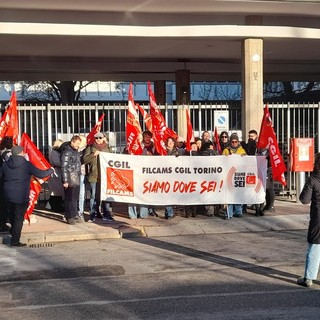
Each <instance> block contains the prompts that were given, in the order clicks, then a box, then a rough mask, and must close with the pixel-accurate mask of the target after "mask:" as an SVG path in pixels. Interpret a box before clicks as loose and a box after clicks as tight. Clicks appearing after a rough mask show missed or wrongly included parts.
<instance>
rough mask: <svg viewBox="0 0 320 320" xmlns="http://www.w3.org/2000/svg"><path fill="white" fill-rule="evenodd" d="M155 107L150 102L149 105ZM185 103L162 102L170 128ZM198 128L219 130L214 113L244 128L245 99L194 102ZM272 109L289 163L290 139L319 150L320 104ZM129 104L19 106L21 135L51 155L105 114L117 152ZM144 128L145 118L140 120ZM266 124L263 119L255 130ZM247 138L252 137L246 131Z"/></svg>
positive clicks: (292, 181) (291, 180)
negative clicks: (311, 140) (311, 142)
mask: <svg viewBox="0 0 320 320" xmlns="http://www.w3.org/2000/svg"><path fill="white" fill-rule="evenodd" d="M143 107H144V108H145V109H146V110H147V111H149V106H148V105H145V106H143ZM179 107H180V106H177V105H163V106H160V108H161V110H162V112H163V114H164V117H165V119H166V121H167V124H168V126H169V127H171V128H172V129H174V130H175V131H177V127H178V123H177V111H178V108H179ZM189 109H190V115H191V119H192V124H193V129H194V131H195V133H196V134H199V135H200V134H201V133H202V132H203V131H204V130H209V131H210V130H213V123H214V111H215V110H227V111H228V112H229V128H230V131H236V130H241V105H240V102H235V103H228V104H192V105H189ZM269 110H270V113H271V117H272V120H273V124H274V130H275V132H276V134H277V138H278V143H279V147H280V149H281V152H282V155H283V157H284V159H285V161H286V163H287V164H288V158H289V157H288V153H289V146H290V143H289V142H290V138H309V137H311V138H314V141H315V151H316V152H318V150H319V145H320V143H319V139H320V137H319V134H318V133H319V126H320V124H319V115H320V103H318V104H288V103H286V104H280V103H277V104H269ZM126 111H127V105H126V104H125V105H124V104H120V103H119V104H103V105H98V104H94V105H68V106H65V105H64V106H62V105H50V104H48V105H32V106H30V105H19V106H18V112H19V128H20V131H19V132H20V133H23V132H25V133H27V134H28V135H29V136H30V137H31V139H32V141H33V142H34V143H35V144H36V145H37V147H38V148H39V149H40V150H41V151H42V152H43V153H44V154H45V155H46V156H47V155H48V152H49V149H50V146H51V145H52V142H53V141H54V140H55V139H57V138H60V139H62V140H69V139H70V138H71V136H72V135H74V134H87V133H89V132H90V130H91V129H92V127H93V126H94V125H95V124H96V122H97V121H98V119H99V117H100V116H101V114H102V113H105V117H104V122H103V124H102V131H104V132H107V133H109V140H110V146H111V147H112V148H113V150H114V152H121V151H122V149H123V147H124V146H125V128H126ZM140 122H141V127H142V128H144V123H143V119H142V118H141V119H140ZM259 128H260V123H257V125H256V128H255V129H259ZM245 136H246V135H245ZM295 180H296V179H295V175H294V174H292V172H287V181H288V182H289V183H288V187H287V188H286V189H285V190H284V189H282V187H280V185H278V186H277V189H278V191H280V192H284V193H287V194H289V195H292V194H294V193H295V190H296V181H295Z"/></svg>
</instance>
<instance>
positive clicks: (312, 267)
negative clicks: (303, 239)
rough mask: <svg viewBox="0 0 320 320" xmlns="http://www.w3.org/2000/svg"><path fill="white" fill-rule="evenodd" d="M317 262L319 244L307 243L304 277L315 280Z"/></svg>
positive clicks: (319, 259)
mask: <svg viewBox="0 0 320 320" xmlns="http://www.w3.org/2000/svg"><path fill="white" fill-rule="evenodd" d="M319 263H320V244H314V243H308V250H307V257H306V270H305V272H304V277H305V278H307V279H310V280H316V279H317V277H318V271H319Z"/></svg>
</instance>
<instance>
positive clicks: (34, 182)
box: [20, 133, 51, 222]
mask: <svg viewBox="0 0 320 320" xmlns="http://www.w3.org/2000/svg"><path fill="white" fill-rule="evenodd" d="M20 145H21V147H22V148H23V151H24V153H26V154H27V155H28V158H29V161H30V162H31V163H32V164H33V165H34V166H36V167H37V168H39V169H41V170H46V169H49V168H50V167H51V165H50V163H49V162H48V161H47V159H46V158H45V157H44V155H43V154H42V153H41V152H40V151H39V149H38V148H37V147H36V145H35V144H34V143H33V142H32V141H31V139H30V138H29V136H28V135H27V134H26V133H23V134H22V137H21V143H20ZM48 178H49V177H46V178H44V179H38V178H35V177H32V179H31V182H30V194H29V206H28V208H27V210H26V212H25V214H24V218H25V219H26V220H28V221H29V222H30V216H31V214H32V211H33V209H34V206H35V203H36V201H37V199H38V196H39V194H40V191H41V184H42V183H43V182H44V181H45V180H47V179H48Z"/></svg>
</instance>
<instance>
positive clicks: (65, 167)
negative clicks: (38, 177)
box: [61, 143, 81, 184]
mask: <svg viewBox="0 0 320 320" xmlns="http://www.w3.org/2000/svg"><path fill="white" fill-rule="evenodd" d="M80 174H81V160H80V153H79V152H78V150H76V149H74V148H72V147H71V145H70V143H69V144H67V145H66V146H65V148H64V149H63V151H62V153H61V178H62V183H65V182H67V183H69V184H70V183H71V175H78V176H80Z"/></svg>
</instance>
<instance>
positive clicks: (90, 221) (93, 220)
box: [88, 218, 96, 223]
mask: <svg viewBox="0 0 320 320" xmlns="http://www.w3.org/2000/svg"><path fill="white" fill-rule="evenodd" d="M95 221H96V219H95V218H90V219H89V220H88V222H89V223H93V222H95Z"/></svg>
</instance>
